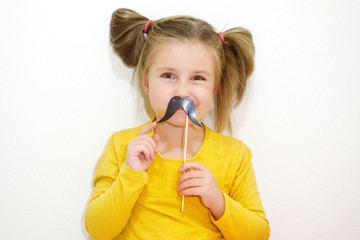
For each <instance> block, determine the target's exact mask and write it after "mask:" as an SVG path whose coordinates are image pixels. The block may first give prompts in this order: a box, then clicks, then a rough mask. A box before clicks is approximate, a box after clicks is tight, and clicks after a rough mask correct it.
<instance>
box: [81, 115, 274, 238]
mask: <svg viewBox="0 0 360 240" xmlns="http://www.w3.org/2000/svg"><path fill="white" fill-rule="evenodd" d="M149 123H150V122H149ZM149 123H147V124H149ZM144 126H145V125H143V126H140V127H137V128H133V129H126V130H122V131H120V132H116V133H114V134H113V135H112V136H111V138H110V140H109V142H108V144H107V146H106V149H105V151H104V153H103V154H102V156H101V157H100V159H99V161H98V163H97V166H96V169H95V175H94V190H93V193H92V195H91V197H90V201H89V204H88V207H87V209H86V213H85V224H86V228H87V231H88V232H89V234H90V235H91V236H92V237H93V238H94V239H126V240H132V239H151V240H152V239H186V240H190V239H196V240H201V239H206V240H209V239H246V240H250V239H256V240H261V239H268V237H269V234H270V229H269V224H268V221H267V219H266V216H265V212H264V209H263V206H262V203H261V199H260V197H259V193H258V190H257V185H256V180H255V175H254V171H253V167H252V164H251V152H250V150H249V148H248V147H247V146H246V145H245V144H244V143H242V142H241V141H239V140H237V139H234V138H231V137H227V136H224V135H221V134H219V133H216V132H214V131H212V130H211V129H209V128H208V127H205V138H204V142H203V144H202V146H201V148H200V150H199V151H198V152H197V153H196V155H195V156H194V157H192V158H190V159H187V161H197V162H199V163H201V164H203V165H204V166H205V167H207V168H209V169H210V171H211V172H212V174H213V175H214V177H215V179H216V181H217V184H218V186H219V188H220V190H221V191H222V192H223V195H224V198H225V212H224V215H223V216H222V217H221V218H220V219H219V220H217V221H216V220H215V219H214V218H213V217H212V215H211V212H210V210H209V209H207V208H206V207H204V206H203V205H202V203H201V199H200V198H199V197H197V196H194V197H185V207H184V212H181V197H180V196H179V194H178V192H177V190H176V187H177V181H178V179H179V177H180V176H181V173H180V172H179V168H180V166H181V165H182V164H183V159H173V158H166V157H163V156H161V154H160V153H157V154H156V155H155V159H154V160H153V162H152V163H151V165H150V167H149V169H148V171H147V172H140V171H136V170H133V169H131V168H130V167H129V166H128V165H127V164H126V163H125V156H126V148H127V144H128V142H129V141H131V140H132V139H134V138H135V136H136V135H137V134H138V132H139V131H140V129H142V128H143V127H144ZM152 134H153V132H152V133H149V135H152Z"/></svg>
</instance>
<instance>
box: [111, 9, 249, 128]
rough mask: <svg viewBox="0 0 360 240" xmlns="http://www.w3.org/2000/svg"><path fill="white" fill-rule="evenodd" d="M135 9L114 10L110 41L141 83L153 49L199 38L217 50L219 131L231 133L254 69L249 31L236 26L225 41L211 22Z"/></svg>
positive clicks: (225, 35)
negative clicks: (154, 17)
mask: <svg viewBox="0 0 360 240" xmlns="http://www.w3.org/2000/svg"><path fill="white" fill-rule="evenodd" d="M148 20H149V19H147V18H146V17H144V16H142V15H140V14H138V13H137V12H135V11H133V10H131V9H125V8H120V9H117V10H116V11H114V13H113V14H112V19H111V22H110V41H111V43H112V45H113V49H114V51H115V52H116V53H117V54H118V55H119V57H120V58H121V59H122V61H123V63H124V64H125V65H126V66H128V67H131V68H135V72H134V77H136V78H137V80H138V81H139V84H140V85H141V81H142V78H143V76H144V74H146V72H147V71H148V68H149V65H150V61H151V58H152V55H153V52H154V51H153V50H154V49H155V47H156V46H159V45H160V44H163V43H168V42H179V41H180V42H184V41H187V40H191V41H197V42H199V43H201V44H203V46H205V47H207V48H208V49H211V50H213V52H214V53H215V58H216V60H217V61H218V63H219V64H218V69H216V70H217V73H218V78H219V81H218V83H217V93H216V97H215V101H214V107H215V109H214V110H215V111H214V120H215V130H216V131H219V132H220V131H222V130H223V129H224V128H227V129H228V130H229V132H230V133H231V117H230V116H231V111H232V109H233V107H235V106H237V105H238V104H239V103H240V101H241V99H242V98H243V95H244V91H245V87H246V82H247V79H248V78H249V76H250V75H251V73H252V72H253V69H254V53H255V49H254V44H253V41H252V36H251V33H250V32H249V31H247V30H246V29H244V28H241V27H236V28H232V29H229V30H227V31H225V32H224V33H223V34H224V39H225V41H224V42H222V41H221V39H220V37H219V35H218V33H217V32H216V31H215V30H214V28H213V27H212V26H211V25H210V24H208V23H207V22H205V21H203V20H201V19H197V18H193V17H190V16H173V17H167V18H162V19H159V20H156V21H152V22H151V23H150V24H149V26H148V28H147V33H148V34H147V35H145V34H144V32H143V31H144V27H145V24H146V23H147V22H148Z"/></svg>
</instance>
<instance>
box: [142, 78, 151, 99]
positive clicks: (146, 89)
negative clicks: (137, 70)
mask: <svg viewBox="0 0 360 240" xmlns="http://www.w3.org/2000/svg"><path fill="white" fill-rule="evenodd" d="M142 85H143V89H144V92H145V93H146V95H149V80H148V77H147V76H143V79H142Z"/></svg>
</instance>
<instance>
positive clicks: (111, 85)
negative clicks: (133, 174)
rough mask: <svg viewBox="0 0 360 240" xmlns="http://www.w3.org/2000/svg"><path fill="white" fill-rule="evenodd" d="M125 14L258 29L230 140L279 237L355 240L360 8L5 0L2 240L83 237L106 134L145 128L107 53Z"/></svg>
mask: <svg viewBox="0 0 360 240" xmlns="http://www.w3.org/2000/svg"><path fill="white" fill-rule="evenodd" d="M130 2H131V3H130ZM118 7H129V8H133V9H135V10H137V11H138V12H140V13H142V14H143V15H145V16H147V17H148V18H150V19H155V20H156V19H159V18H161V17H165V16H169V15H174V14H189V15H192V16H195V17H199V18H202V19H205V20H207V21H208V22H210V23H211V24H212V25H213V26H214V27H215V28H216V29H217V30H219V31H220V30H223V29H225V30H226V29H228V28H230V27H234V26H243V27H245V28H248V29H250V30H251V32H252V34H253V37H254V42H255V46H256V69H255V72H254V74H253V76H252V77H251V79H250V84H249V88H248V91H247V94H246V97H245V99H244V101H243V102H242V104H241V105H240V106H239V107H238V108H237V109H236V111H235V112H234V113H233V119H234V125H235V130H234V134H233V136H235V137H237V138H239V139H241V140H243V141H244V142H245V143H246V144H247V145H249V146H250V148H251V149H252V151H253V164H254V167H255V172H256V175H257V181H258V186H259V190H260V193H261V197H262V200H263V204H264V207H265V210H266V213H267V216H268V219H269V221H270V226H271V237H270V239H272V240H289V239H291V240H294V239H298V240H304V239H314V240H315V239H316V240H318V239H339V240H340V239H341V240H343V239H359V236H360V186H359V185H360V184H359V182H360V177H359V174H360V163H359V161H360V147H359V144H360V139H359V138H360V126H359V123H360V94H359V91H360V77H359V76H360V27H359V24H360V2H359V1H355V0H354V1H351V0H344V1H341V0H326V1H325V0H323V1H321V0H318V1H308V0H302V1H286V0H278V1H266V0H263V1H260V0H258V1H239V0H232V1H229V0H222V1H213V2H211V3H210V1H205V0H202V1H194V0H183V1H166V0H162V1H136V0H132V1H127V3H124V2H123V1H114V0H108V1H85V0H78V1H72V0H62V1H45V0H34V1H25V0H24V1H20V0H1V1H0V164H1V166H0V191H1V195H0V239H87V235H86V231H85V230H84V226H83V215H84V210H85V207H86V204H87V201H88V198H89V196H90V193H91V182H92V177H93V170H94V167H95V164H96V162H97V160H98V158H99V156H100V154H101V153H102V151H103V149H104V146H105V144H106V142H107V140H108V138H109V136H110V135H111V133H112V132H114V131H118V130H120V129H123V128H128V127H134V126H137V125H139V124H141V123H143V122H145V121H147V120H148V117H147V116H146V114H145V113H143V112H144V111H143V108H142V105H141V99H140V98H139V96H138V94H137V92H136V89H135V88H134V87H132V86H131V84H130V79H131V74H132V73H131V70H130V69H127V68H126V67H124V66H123V65H122V63H121V61H120V60H119V59H118V58H117V57H116V56H115V55H114V54H113V53H112V50H111V47H110V45H109V40H108V39H109V38H108V35H109V27H108V26H109V21H110V16H111V13H112V12H113V11H114V10H115V9H116V8H118Z"/></svg>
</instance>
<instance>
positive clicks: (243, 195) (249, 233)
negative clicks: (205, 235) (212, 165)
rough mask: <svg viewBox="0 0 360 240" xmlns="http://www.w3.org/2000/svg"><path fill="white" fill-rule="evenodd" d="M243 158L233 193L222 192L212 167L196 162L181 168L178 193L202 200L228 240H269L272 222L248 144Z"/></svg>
mask: <svg viewBox="0 0 360 240" xmlns="http://www.w3.org/2000/svg"><path fill="white" fill-rule="evenodd" d="M239 156H241V157H242V159H241V161H240V162H239V167H238V169H237V170H236V176H235V179H234V182H233V185H232V188H231V191H230V192H229V194H226V193H222V192H221V191H220V189H219V187H218V185H217V183H216V181H215V178H214V176H213V174H212V173H211V171H210V170H209V169H208V168H206V167H205V166H204V165H202V164H201V163H198V162H193V161H192V162H187V163H184V164H183V165H182V166H181V167H180V169H179V171H180V172H184V174H183V175H182V176H181V177H180V179H179V182H178V183H179V186H178V191H179V193H180V195H196V196H199V197H201V200H202V203H203V204H204V206H205V207H207V208H209V210H210V212H211V220H212V222H213V223H214V224H215V225H216V226H217V227H218V228H219V230H220V231H221V233H222V234H223V236H224V238H225V239H247V240H251V239H254V240H265V239H268V238H269V234H270V229H269V223H268V221H267V219H266V216H265V212H264V209H263V206H262V204H261V199H260V197H259V192H258V190H257V186H256V180H255V174H254V171H253V168H252V165H251V161H250V160H251V152H250V150H249V149H248V148H247V147H246V146H245V145H244V144H241V145H240V154H239ZM191 169H193V170H194V171H190V170H191Z"/></svg>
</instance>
